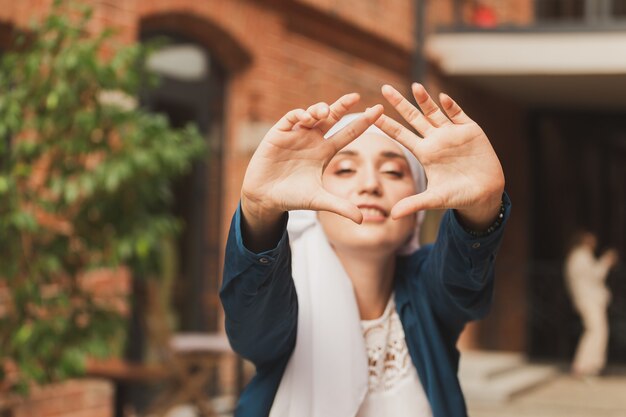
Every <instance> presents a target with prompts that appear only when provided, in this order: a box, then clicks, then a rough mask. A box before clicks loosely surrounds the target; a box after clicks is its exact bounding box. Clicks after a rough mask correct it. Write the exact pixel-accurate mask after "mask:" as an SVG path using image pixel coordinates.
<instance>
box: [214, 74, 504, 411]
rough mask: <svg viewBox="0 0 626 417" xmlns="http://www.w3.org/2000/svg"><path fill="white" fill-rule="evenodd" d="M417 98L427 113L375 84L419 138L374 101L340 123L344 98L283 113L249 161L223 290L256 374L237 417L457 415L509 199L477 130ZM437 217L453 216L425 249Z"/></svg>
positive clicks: (236, 342) (238, 342) (231, 333)
mask: <svg viewBox="0 0 626 417" xmlns="http://www.w3.org/2000/svg"><path fill="white" fill-rule="evenodd" d="M412 90H413V94H414V96H415V99H416V100H417V103H418V105H419V107H420V109H421V112H420V111H419V110H418V109H417V108H416V107H415V106H413V105H412V104H411V103H410V102H409V101H408V100H406V99H405V98H404V97H403V96H402V95H401V94H400V93H399V92H398V91H396V90H395V89H393V88H392V87H390V86H384V87H383V88H382V92H383V95H384V97H385V98H386V99H387V101H389V103H391V104H392V105H393V106H394V107H395V108H396V110H397V111H398V112H399V113H400V114H401V115H402V117H404V118H405V119H406V121H407V122H408V123H409V124H410V125H411V126H412V127H413V128H415V130H416V131H417V133H418V134H419V136H418V135H416V134H414V133H413V132H411V131H410V130H408V129H406V128H405V127H404V126H403V125H401V124H400V123H398V122H396V121H394V120H393V119H391V118H389V117H387V116H385V115H383V108H382V106H380V105H377V106H374V107H372V108H370V109H368V110H366V111H365V112H364V113H362V114H360V115H348V116H346V114H347V113H348V112H349V109H350V108H351V107H352V106H353V105H354V104H356V102H357V101H358V99H359V98H358V95H356V94H348V95H346V96H344V97H342V98H340V99H339V100H338V101H337V102H335V103H333V104H332V105H330V106H328V105H326V104H325V103H318V104H315V105H313V106H311V107H309V108H308V109H307V110H302V109H298V110H293V111H290V112H289V113H287V114H286V115H285V116H284V117H283V118H282V119H281V120H279V121H278V123H276V125H274V127H272V129H270V131H269V132H268V133H267V135H266V136H265V137H264V138H263V140H262V142H261V144H260V145H259V147H258V149H257V150H256V152H255V154H254V155H253V157H252V159H251V161H250V164H249V166H248V169H247V171H246V176H245V179H244V183H243V186H242V191H241V202H240V205H239V208H238V209H237V211H236V212H235V215H234V218H233V221H232V224H231V229H230V234H229V238H228V243H227V247H226V259H225V268H224V279H223V284H222V290H221V298H222V302H223V305H224V310H225V312H226V330H227V333H228V337H229V339H230V342H231V345H232V347H233V348H234V349H235V351H237V352H238V353H239V354H241V355H242V356H243V357H245V358H247V359H249V360H250V361H252V362H253V363H254V364H255V365H256V370H257V374H256V376H255V377H254V379H253V380H252V381H251V382H250V384H249V385H248V387H247V388H246V390H245V391H244V393H243V394H242V396H241V398H240V400H239V404H238V407H237V410H236V413H235V415H236V416H268V415H269V416H271V417H282V416H294V417H295V416H297V417H307V416H310V417H313V416H315V417H346V416H350V417H352V416H358V417H369V416H394V417H405V416H415V417H418V416H434V417H444V416H445V417H460V416H465V415H466V409H465V403H464V400H463V395H462V393H461V389H460V386H459V381H458V379H457V375H456V374H457V368H458V357H459V356H458V351H457V350H456V347H455V345H456V341H457V339H458V336H459V334H460V333H461V331H462V329H463V327H464V325H465V323H467V322H468V321H470V320H473V319H477V318H480V317H482V316H483V315H484V314H486V312H487V310H488V308H489V305H490V303H491V297H492V290H493V269H494V261H495V255H496V251H497V248H498V245H499V242H500V240H501V237H502V232H503V227H502V226H503V224H504V223H505V221H506V219H507V217H508V212H509V207H510V202H509V200H508V197H507V196H506V194H504V175H503V172H502V168H501V166H500V162H499V161H498V158H497V156H496V154H495V153H494V151H493V148H492V147H491V144H490V143H489V140H488V139H487V137H486V135H485V134H484V132H483V131H482V129H481V128H480V127H479V126H478V125H477V124H476V123H475V122H473V121H472V120H471V119H470V118H469V117H468V116H467V115H466V114H465V113H464V112H463V111H462V110H461V108H460V107H459V106H458V105H457V104H456V103H455V102H454V101H453V100H452V99H451V98H450V97H448V96H446V95H441V97H440V102H441V105H442V109H443V110H442V109H441V108H439V107H438V106H437V104H436V103H435V102H434V101H433V100H432V98H431V97H430V96H429V95H428V93H427V92H426V90H425V89H424V88H423V86H421V85H419V84H414V85H413V87H412ZM418 160H419V162H418ZM420 162H421V164H420ZM426 179H427V180H428V186H427V187H425V182H426V181H425V180H426ZM434 208H446V209H450V210H448V211H446V213H445V215H444V217H443V219H442V222H441V226H440V230H439V235H438V237H437V241H436V243H435V244H434V245H430V246H426V247H422V248H420V246H419V240H418V238H419V235H418V232H419V225H420V221H421V219H422V217H423V215H422V213H423V210H425V209H434Z"/></svg>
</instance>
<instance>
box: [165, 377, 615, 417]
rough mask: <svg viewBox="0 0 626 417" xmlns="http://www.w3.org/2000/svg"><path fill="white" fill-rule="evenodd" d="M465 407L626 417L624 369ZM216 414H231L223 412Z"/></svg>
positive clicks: (487, 416)
mask: <svg viewBox="0 0 626 417" xmlns="http://www.w3.org/2000/svg"><path fill="white" fill-rule="evenodd" d="M468 407H469V416H470V417H626V369H613V370H612V371H610V372H609V374H608V375H607V376H604V377H601V378H596V379H589V380H580V379H574V378H572V377H570V376H569V375H567V374H565V373H561V374H559V375H558V376H556V377H555V378H554V379H551V380H550V381H548V382H545V383H543V384H542V385H540V386H537V387H534V388H532V389H530V390H528V391H525V392H524V393H521V394H518V395H517V396H516V397H515V398H513V399H512V400H509V401H508V402H506V403H502V404H488V403H484V402H483V403H472V402H468ZM217 408H221V409H223V406H222V407H217ZM197 416H198V414H197V413H196V412H195V410H194V409H193V408H192V407H185V406H181V407H178V408H177V409H174V410H171V411H170V413H168V414H167V417H197ZM219 416H220V417H232V414H231V413H229V412H224V413H221V414H219ZM381 417H382V416H381ZM390 417H391V416H390Z"/></svg>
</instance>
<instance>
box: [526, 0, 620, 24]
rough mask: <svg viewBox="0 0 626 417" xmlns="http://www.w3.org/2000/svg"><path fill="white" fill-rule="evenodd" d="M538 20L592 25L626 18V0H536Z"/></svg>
mask: <svg viewBox="0 0 626 417" xmlns="http://www.w3.org/2000/svg"><path fill="white" fill-rule="evenodd" d="M535 17H536V20H537V22H570V23H571V22H579V23H586V24H592V25H602V24H603V23H613V22H615V21H616V20H624V19H626V0H535Z"/></svg>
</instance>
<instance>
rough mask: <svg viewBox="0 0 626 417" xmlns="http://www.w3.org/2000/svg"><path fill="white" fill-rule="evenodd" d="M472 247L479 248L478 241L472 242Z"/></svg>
mask: <svg viewBox="0 0 626 417" xmlns="http://www.w3.org/2000/svg"><path fill="white" fill-rule="evenodd" d="M472 247H473V248H474V249H478V248H480V243H479V242H476V243H474V244H472Z"/></svg>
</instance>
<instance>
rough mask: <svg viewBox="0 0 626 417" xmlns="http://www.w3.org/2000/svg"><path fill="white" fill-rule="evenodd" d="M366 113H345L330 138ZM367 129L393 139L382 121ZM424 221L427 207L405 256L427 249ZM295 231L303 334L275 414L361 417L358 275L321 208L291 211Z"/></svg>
mask: <svg viewBox="0 0 626 417" xmlns="http://www.w3.org/2000/svg"><path fill="white" fill-rule="evenodd" d="M361 114H362V113H356V114H350V115H347V116H344V117H343V118H342V119H341V120H340V121H339V122H338V123H337V124H336V125H335V126H333V128H332V129H330V131H329V132H328V133H327V134H326V137H327V138H328V137H330V136H332V135H333V134H335V133H336V132H337V131H339V130H340V129H342V128H343V127H345V126H346V125H348V124H349V123H350V122H352V121H353V120H354V119H356V118H357V117H359V116H360V115H361ZM366 132H367V133H374V134H377V135H382V136H385V137H388V136H387V135H386V134H385V133H384V132H383V131H382V130H380V129H379V128H377V127H376V126H370V127H369V128H368V129H367V130H366ZM398 145H399V146H400V147H401V148H402V150H403V152H404V155H405V157H406V159H407V161H408V162H409V166H410V169H411V174H412V176H413V179H414V183H415V184H416V192H417V193H420V192H422V191H424V190H425V188H426V178H425V175H424V170H423V168H422V166H421V164H420V163H419V162H418V161H417V159H416V158H415V156H414V155H413V154H412V153H411V152H409V151H408V150H407V149H406V148H405V147H404V146H402V145H400V144H398ZM423 219H424V213H423V212H419V213H418V214H417V221H416V222H415V224H416V226H415V231H414V233H413V235H412V236H411V238H410V239H409V240H408V241H407V243H406V244H405V245H404V246H403V247H402V248H401V249H400V250H399V251H398V254H399V255H408V254H411V253H413V252H414V251H416V250H417V249H418V248H419V246H420V245H419V229H420V225H421V223H422V221H423ZM287 230H288V232H289V242H290V246H291V251H292V258H291V260H292V276H293V280H294V283H295V287H296V293H297V294H298V330H297V332H298V333H297V336H296V346H295V348H294V351H293V353H292V355H291V358H290V360H289V363H288V364H287V368H286V369H285V373H284V374H283V377H282V379H281V382H280V386H279V387H278V392H277V393H276V396H275V398H274V403H273V405H272V409H271V411H270V417H354V416H355V415H356V414H357V412H358V411H359V408H360V406H361V403H362V402H363V399H364V398H365V395H366V394H367V384H368V363H367V360H368V359H367V353H366V350H365V342H364V339H363V333H362V330H361V319H360V316H359V309H358V306H357V303H356V297H355V296H354V288H353V287H352V281H350V278H349V277H348V275H347V274H346V272H345V270H344V268H343V266H342V265H341V262H340V261H339V259H338V258H337V255H335V252H334V251H333V249H332V248H331V246H330V244H329V243H328V240H327V238H326V235H325V234H324V231H323V230H322V226H321V225H320V223H319V222H318V221H317V215H316V213H315V212H314V211H308V210H298V211H292V212H290V213H289V222H288V223H287Z"/></svg>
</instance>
